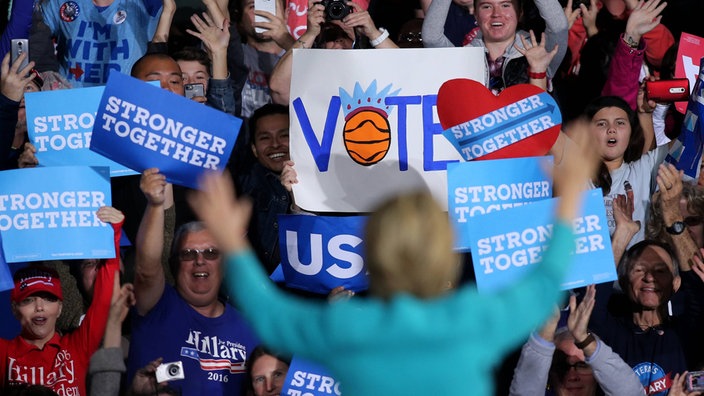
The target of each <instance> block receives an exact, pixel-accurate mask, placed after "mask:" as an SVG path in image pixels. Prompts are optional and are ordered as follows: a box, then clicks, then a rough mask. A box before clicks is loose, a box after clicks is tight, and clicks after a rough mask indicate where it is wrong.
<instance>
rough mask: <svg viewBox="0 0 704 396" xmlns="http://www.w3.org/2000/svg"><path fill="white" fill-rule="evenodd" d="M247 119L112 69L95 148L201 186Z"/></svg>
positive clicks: (188, 184) (229, 149) (223, 162)
mask: <svg viewBox="0 0 704 396" xmlns="http://www.w3.org/2000/svg"><path fill="white" fill-rule="evenodd" d="M241 125H242V120H240V119H238V118H235V117H233V116H231V115H229V114H226V113H223V112H222V111H218V110H215V109H211V108H209V107H207V106H204V105H203V104H200V103H197V102H194V101H192V100H189V99H186V98H185V97H183V96H179V95H175V94H173V93H171V92H169V91H166V90H164V89H161V88H157V87H154V86H151V85H149V84H146V83H144V82H143V81H139V80H137V79H135V78H132V77H130V76H127V75H124V74H121V73H111V74H110V78H109V79H108V83H107V85H106V86H105V92H104V93H103V97H102V99H101V101H100V105H99V107H98V114H97V115H96V122H95V125H94V127H93V138H92V140H91V145H90V149H91V150H93V151H96V152H98V153H100V154H102V155H104V156H106V157H108V158H111V159H113V160H115V161H117V162H119V163H121V164H123V165H125V166H128V167H130V168H132V169H134V170H136V171H138V172H142V171H144V170H145V169H148V168H154V167H156V168H159V170H160V171H161V173H163V174H164V175H165V176H166V180H168V181H169V182H171V183H174V184H179V185H183V186H186V187H191V188H196V187H197V179H198V176H199V175H200V174H202V173H203V172H205V171H207V170H215V171H222V170H223V169H224V168H225V166H226V165H227V161H228V159H229V158H230V153H231V152H232V148H233V147H234V145H235V141H236V140H237V134H238V133H239V130H240V126H241Z"/></svg>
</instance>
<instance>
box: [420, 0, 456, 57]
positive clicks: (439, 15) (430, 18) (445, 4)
mask: <svg viewBox="0 0 704 396" xmlns="http://www.w3.org/2000/svg"><path fill="white" fill-rule="evenodd" d="M451 3H452V0H432V2H431V3H430V6H428V11H427V12H426V14H425V18H424V19H423V30H422V31H421V35H422V37H423V46H424V47H426V48H444V47H454V46H455V45H454V44H452V41H450V39H448V38H447V36H445V20H447V13H448V12H450V4H451Z"/></svg>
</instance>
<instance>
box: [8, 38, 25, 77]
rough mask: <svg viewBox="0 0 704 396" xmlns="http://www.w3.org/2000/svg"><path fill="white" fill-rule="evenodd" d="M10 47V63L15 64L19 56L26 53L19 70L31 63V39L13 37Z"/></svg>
mask: <svg viewBox="0 0 704 396" xmlns="http://www.w3.org/2000/svg"><path fill="white" fill-rule="evenodd" d="M11 43H12V44H11V48H10V53H11V55H10V65H12V64H14V63H15V61H16V60H17V58H19V57H20V55H22V54H26V56H25V58H24V59H23V60H22V63H20V65H19V67H18V68H17V70H22V69H24V68H25V66H27V64H28V63H29V40H27V39H12V42H11Z"/></svg>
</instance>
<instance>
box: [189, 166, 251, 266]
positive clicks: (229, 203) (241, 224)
mask: <svg viewBox="0 0 704 396" xmlns="http://www.w3.org/2000/svg"><path fill="white" fill-rule="evenodd" d="M198 185H199V190H200V191H195V192H192V193H191V194H190V195H189V196H188V203H189V204H190V205H191V208H193V211H194V212H195V213H196V215H198V217H199V218H200V219H201V220H202V221H203V222H204V223H205V225H206V227H207V228H208V231H210V233H212V234H213V236H214V237H215V239H216V240H217V241H218V244H219V246H220V247H221V249H222V250H223V251H225V252H232V251H240V250H244V249H246V248H247V247H248V246H249V243H248V242H247V237H246V231H247V227H248V225H249V218H250V217H251V215H252V202H250V201H249V200H248V199H246V198H237V195H236V194H235V188H234V185H233V184H232V178H231V177H230V175H229V173H228V172H224V173H223V174H220V175H219V174H216V173H206V174H205V175H204V176H202V177H201V179H200V181H199V183H198Z"/></svg>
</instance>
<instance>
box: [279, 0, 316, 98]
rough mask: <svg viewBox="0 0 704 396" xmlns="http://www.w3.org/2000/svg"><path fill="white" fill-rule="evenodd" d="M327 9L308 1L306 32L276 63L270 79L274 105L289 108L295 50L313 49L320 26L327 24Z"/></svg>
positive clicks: (312, 0)
mask: <svg viewBox="0 0 704 396" xmlns="http://www.w3.org/2000/svg"><path fill="white" fill-rule="evenodd" d="M324 11H325V7H324V6H323V5H322V4H316V1H314V0H308V19H307V28H306V32H305V33H303V35H302V36H301V37H299V38H298V40H296V42H295V43H293V45H292V46H291V48H290V49H289V50H288V51H286V53H285V54H284V56H282V57H281V59H279V61H278V62H276V66H274V70H273V71H272V72H271V76H270V77H269V89H270V91H271V100H272V101H273V102H274V103H278V104H282V105H286V106H288V102H289V100H290V94H291V74H292V72H293V50H294V48H301V49H308V48H312V47H313V43H314V42H315V38H316V37H318V35H319V34H320V25H321V24H322V23H323V22H325V13H324Z"/></svg>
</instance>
